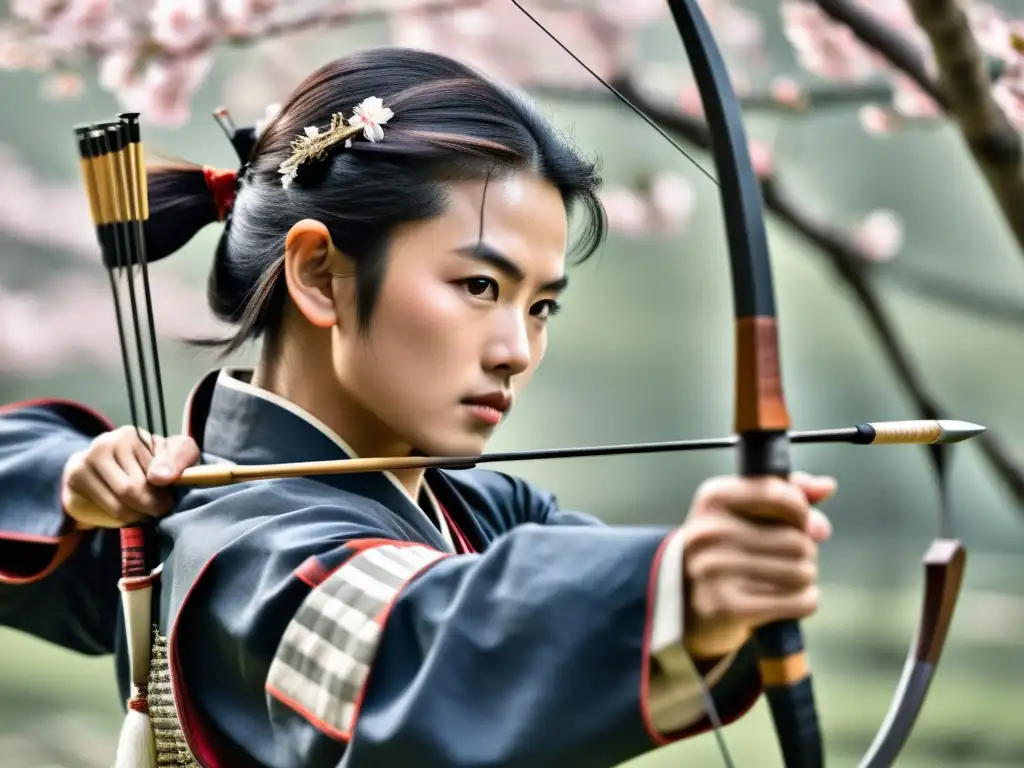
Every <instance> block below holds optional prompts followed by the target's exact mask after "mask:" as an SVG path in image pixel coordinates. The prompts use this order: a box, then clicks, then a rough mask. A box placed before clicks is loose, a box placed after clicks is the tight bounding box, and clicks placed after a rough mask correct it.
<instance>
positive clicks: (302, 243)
mask: <svg viewBox="0 0 1024 768" xmlns="http://www.w3.org/2000/svg"><path fill="white" fill-rule="evenodd" d="M337 256H338V254H337V252H336V251H335V249H334V245H333V244H332V243H331V233H330V232H328V231H327V227H326V226H324V224H323V222H320V221H317V220H316V219H303V220H302V221H299V222H296V223H295V224H294V225H293V226H292V228H291V229H290V230H288V236H287V238H285V243H284V274H285V282H286V283H287V285H288V294H289V295H290V296H291V297H292V301H293V302H294V303H295V306H296V307H297V308H298V310H299V312H301V313H302V315H303V316H304V317H305V318H306V320H308V321H309V322H310V323H311V324H312V325H314V326H316V327H317V328H332V327H334V326H335V325H337V324H338V320H339V318H338V313H337V310H336V309H335V302H334V292H333V290H332V279H333V272H334V270H333V269H332V266H335V262H336V261H337V258H336V257H337Z"/></svg>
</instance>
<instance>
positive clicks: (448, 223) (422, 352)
mask: <svg viewBox="0 0 1024 768" xmlns="http://www.w3.org/2000/svg"><path fill="white" fill-rule="evenodd" d="M567 239H568V221H567V217H566V213H565V207H564V204H563V202H562V199H561V196H560V195H559V193H558V190H557V189H556V188H555V187H554V186H552V185H551V184H548V183H547V182H544V181H542V180H540V179H539V178H538V177H536V176H534V175H533V174H529V173H517V174H515V175H511V176H505V177H499V178H492V179H491V180H490V181H489V182H488V183H487V184H486V193H485V184H484V183H483V182H482V181H481V182H461V183H455V184H453V185H452V186H451V192H450V195H449V206H448V210H447V211H446V213H444V214H443V215H442V216H440V217H438V218H436V219H433V220H430V221H427V222H418V223H414V224H410V225H407V226H404V227H402V228H400V229H399V230H398V231H397V232H396V233H395V235H394V237H393V239H392V242H391V246H390V250H389V253H388V258H387V266H386V276H385V279H384V284H383V288H382V291H381V294H380V297H379V300H378V302H377V305H376V307H375V309H374V314H373V320H372V327H371V330H370V335H369V339H368V340H364V339H361V338H359V337H358V336H357V335H356V334H354V333H343V332H342V331H336V337H335V343H334V368H335V375H336V376H337V377H338V380H339V384H340V385H341V388H342V390H343V391H345V392H346V394H347V396H350V397H352V398H354V399H355V400H356V401H357V402H358V404H359V406H360V407H361V409H362V410H364V411H366V412H368V413H367V414H366V415H367V416H372V419H373V421H375V422H376V424H377V429H380V430H381V431H382V432H384V433H385V434H382V435H381V437H382V438H383V439H384V441H385V442H384V443H382V444H381V445H380V446H379V448H380V449H383V450H387V449H389V448H390V449H391V450H392V451H393V450H395V449H396V448H397V449H399V450H400V449H401V446H402V445H403V444H404V445H406V446H411V447H413V448H415V449H418V450H419V451H422V452H424V453H426V454H428V455H445V454H447V455H466V454H476V453H480V452H482V451H483V449H484V446H485V444H486V441H487V440H488V438H489V437H490V436H491V435H492V434H493V432H494V430H495V428H496V427H497V426H498V424H499V423H500V422H501V420H502V419H503V418H506V417H507V416H508V414H509V412H510V411H511V408H512V405H513V403H514V401H515V397H516V396H517V395H518V394H520V393H521V392H522V391H523V388H524V387H525V386H526V384H527V382H528V381H529V380H530V378H531V377H532V375H533V373H534V371H535V370H536V369H537V366H538V365H539V364H540V362H541V360H542V359H543V357H544V352H545V349H546V347H547V324H548V322H549V317H550V316H551V314H552V312H553V310H557V302H556V299H557V297H558V295H559V293H560V292H561V290H562V289H563V288H564V285H565V267H566V263H565V262H566V246H567ZM338 312H339V315H340V316H341V317H342V322H341V323H340V327H341V328H348V329H352V328H355V312H354V302H352V301H345V302H344V306H342V305H341V304H339V306H338ZM386 433H390V434H386Z"/></svg>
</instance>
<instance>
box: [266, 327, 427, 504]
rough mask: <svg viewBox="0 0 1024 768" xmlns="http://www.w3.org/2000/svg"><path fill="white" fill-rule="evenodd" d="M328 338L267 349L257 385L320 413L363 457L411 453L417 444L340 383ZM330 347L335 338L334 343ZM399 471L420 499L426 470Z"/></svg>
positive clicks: (408, 488) (406, 483)
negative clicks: (400, 434) (393, 427)
mask: <svg viewBox="0 0 1024 768" xmlns="http://www.w3.org/2000/svg"><path fill="white" fill-rule="evenodd" d="M322 346H323V339H322V337H321V338H314V339H305V340H297V339H293V338H290V339H289V341H288V344H287V345H282V347H283V348H281V349H279V350H276V352H275V353H274V354H268V353H267V352H266V351H265V352H264V354H263V355H262V356H261V359H260V362H259V363H258V364H257V366H256V370H255V372H254V373H253V379H252V384H253V386H256V387H259V388H261V389H265V390H267V391H268V392H273V393H274V394H275V395H278V396H279V397H283V398H284V399H286V400H288V401H289V402H291V403H293V404H295V405H297V406H298V407H299V408H301V409H303V410H304V411H306V412H307V413H309V414H310V415H312V416H314V417H316V418H317V419H319V420H320V421H321V422H323V423H324V425H325V426H326V427H327V428H328V429H330V430H332V431H333V432H334V433H335V434H336V435H337V436H338V437H339V438H341V440H342V442H344V443H345V444H346V445H348V446H349V447H350V448H351V450H352V452H353V453H354V454H355V455H356V456H358V457H361V458H372V457H391V456H395V457H398V456H409V455H410V454H412V452H413V451H412V447H411V446H410V445H409V444H408V443H406V442H404V441H402V440H401V438H400V437H399V436H398V435H396V434H395V433H394V432H393V431H392V430H390V429H389V428H388V427H387V425H385V424H384V423H383V422H382V421H381V420H380V419H378V418H377V417H376V415H375V414H373V413H371V412H370V411H368V410H366V409H365V408H363V407H362V406H361V405H360V404H359V403H358V402H356V400H355V399H354V398H353V397H352V396H351V394H350V393H349V392H347V391H346V390H345V388H344V387H343V386H342V385H341V384H340V383H339V381H338V379H337V376H336V375H335V373H334V370H333V368H332V367H331V362H330V361H331V354H330V350H329V348H328V349H326V350H324V349H321V347H322ZM328 347H329V341H328ZM394 475H395V476H396V477H397V478H398V480H399V482H400V483H401V484H402V485H403V486H404V487H405V488H406V490H407V491H408V492H409V494H410V495H411V496H412V498H413V499H416V498H418V495H419V491H420V488H421V486H422V483H423V470H417V469H411V470H402V471H397V472H395V473H394Z"/></svg>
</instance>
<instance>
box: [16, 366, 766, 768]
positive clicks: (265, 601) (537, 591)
mask: <svg viewBox="0 0 1024 768" xmlns="http://www.w3.org/2000/svg"><path fill="white" fill-rule="evenodd" d="M250 376H251V373H250V372H249V371H245V370H223V371H214V372H213V373H211V374H209V375H208V376H207V377H205V378H204V379H203V380H202V381H200V383H199V384H198V385H197V386H196V388H195V389H194V390H193V392H192V394H191V396H190V397H189V400H188V403H187V405H186V412H185V418H184V423H185V431H187V433H188V434H190V435H191V436H192V437H193V438H195V440H196V441H197V443H198V444H199V446H200V448H201V451H202V455H203V459H202V460H203V461H204V462H231V463H238V464H255V463H271V462H274V463H278V462H290V461H311V460H321V459H339V458H346V457H348V458H351V457H353V456H354V454H353V452H352V450H351V449H350V448H349V447H348V446H347V445H346V444H345V443H344V442H343V441H342V440H341V439H340V438H339V436H338V435H337V434H335V433H334V432H333V431H332V430H330V429H329V428H328V427H326V426H325V425H324V424H322V423H321V422H319V421H318V420H317V419H316V418H315V417H313V416H312V415H311V414H309V413H307V412H305V411H303V410H302V409H300V408H298V407H297V406H296V405H294V404H292V403H290V402H288V401H287V400H284V399H283V398H280V397H278V396H276V395H274V394H272V393H269V392H267V391H264V390H261V389H259V388H257V387H255V386H253V385H251V384H250V383H249V380H250ZM110 428H111V426H110V425H109V424H108V423H106V421H105V420H104V419H103V418H102V417H101V416H99V415H98V414H94V413H91V412H90V411H88V410H87V409H86V408H84V407H82V406H78V405H76V404H72V403H65V402H47V403H41V402H40V403H28V404H20V405H15V406H9V407H8V408H7V409H6V411H5V412H3V413H2V414H0V499H3V504H2V505H0V623H2V624H4V625H6V626H9V627H14V628H17V629H20V630H23V631H26V632H29V633H31V634H33V635H36V636H37V637H40V638H43V639H45V640H48V641H50V642H53V643H57V644H59V645H62V646H64V647H67V648H71V649H74V650H77V651H80V652H82V653H87V654H108V653H109V654H114V655H115V657H116V659H117V674H118V681H119V685H120V690H121V693H122V695H123V696H124V697H125V698H127V697H128V695H129V690H130V685H129V679H128V671H127V670H128V662H127V660H126V656H127V655H128V652H127V649H126V647H125V646H126V643H125V640H124V634H125V628H124V619H123V617H122V615H121V611H120V610H119V604H118V600H119V598H118V589H117V579H118V557H119V552H118V533H117V532H116V531H103V530H94V531H86V532H83V531H80V530H77V529H76V528H75V527H74V525H73V523H72V522H71V521H69V520H68V519H67V518H66V516H65V515H64V513H63V510H62V509H61V505H60V501H59V493H58V489H59V482H60V476H61V470H62V467H63V464H64V462H65V461H66V460H67V458H68V457H69V456H70V455H71V454H72V453H73V452H75V451H79V450H82V449H84V448H85V447H86V446H87V445H88V443H89V441H90V439H91V438H92V437H93V436H95V435H97V434H99V433H101V432H102V431H104V430H106V429H110ZM180 490H181V495H180V499H179V501H178V504H177V506H176V507H175V509H174V511H173V513H172V514H170V515H168V516H167V517H165V518H163V519H162V520H161V521H159V523H157V524H156V525H154V526H152V530H151V531H150V540H151V542H152V547H151V549H152V551H153V553H154V554H155V555H156V557H155V560H156V562H155V563H153V565H155V566H157V568H156V570H155V572H154V582H153V583H154V586H153V589H154V592H153V594H154V598H155V599H154V603H153V610H152V624H153V628H154V633H153V652H154V662H153V667H152V670H151V671H150V678H149V687H150V697H151V704H150V712H151V714H152V717H153V727H154V729H155V731H156V741H157V745H158V750H159V754H160V761H161V765H163V764H168V765H189V766H203V768H215V767H217V768H219V767H221V766H224V767H230V768H246V767H249V766H251V767H253V768H256V767H260V768H298V767H299V766H302V767H303V768H320V767H323V768H327V767H329V766H330V767H334V766H343V767H347V768H361V767H362V766H420V767H423V768H429V767H432V766H452V767H453V768H476V767H482V766H509V767H510V768H520V767H522V768H546V767H547V766H559V767H561V766H566V765H571V766H574V767H576V766H578V767H579V768H586V767H589V766H593V767H595V768H597V767H598V766H614V765H618V764H620V763H622V762H625V761H628V760H630V759H632V758H635V757H637V756H639V755H642V754H644V753H646V752H649V751H651V750H653V749H655V748H657V747H658V746H661V745H663V744H667V743H669V742H672V741H676V740H679V739H685V738H688V737H690V736H693V735H696V734H699V733H702V732H704V731H705V730H707V729H708V728H709V727H710V724H709V722H708V718H707V716H706V715H705V707H704V703H703V700H702V698H701V694H700V687H699V685H698V681H697V675H698V674H700V675H703V679H704V682H705V685H706V686H707V688H708V689H709V690H710V691H711V695H712V697H713V698H714V700H715V703H716V708H717V709H718V711H719V713H720V714H721V715H722V719H723V722H725V723H728V722H732V721H734V720H735V719H737V718H738V717H740V716H742V715H743V714H744V713H745V712H746V711H747V710H748V709H749V708H750V707H751V706H752V704H753V703H754V702H755V701H756V699H757V697H758V696H759V695H760V680H759V676H758V673H757V668H756V662H755V659H754V655H753V652H752V649H751V648H750V647H745V648H744V649H742V650H741V651H739V652H738V653H736V654H733V655H732V656H730V657H727V658H725V659H721V660H716V661H715V662H713V663H708V664H702V665H699V666H698V665H694V664H693V663H692V662H691V660H690V659H689V657H688V656H687V654H686V653H685V651H684V650H683V648H682V629H683V615H682V606H683V595H682V590H683V574H682V565H681V556H682V546H683V542H682V537H681V535H680V534H679V531H678V529H669V528H657V527H612V526H605V525H602V524H601V523H599V521H597V520H596V519H595V518H593V517H590V516H588V515H585V514H582V513H579V512H574V511H570V510H565V509H562V508H560V507H559V505H558V503H557V501H556V499H555V498H554V497H553V496H552V495H551V494H549V493H547V492H544V491H542V490H539V489H537V488H535V487H534V486H532V485H531V484H529V483H527V482H525V481H523V480H522V479H519V478H516V477H513V476H511V475H508V474H505V473H502V472H496V471H490V470H480V469H464V470H454V471H446V470H428V471H427V472H426V475H425V482H424V484H423V486H422V492H421V493H420V496H419V498H415V499H414V498H413V497H412V496H411V495H410V494H409V493H408V492H407V491H406V490H405V489H404V488H403V486H401V484H399V482H398V481H397V478H395V477H394V476H393V475H391V474H390V473H366V474H350V475H333V476H321V477H315V478H289V479H278V480H264V481H254V482H246V483H241V484H236V485H229V486H225V487H217V488H182V489H180Z"/></svg>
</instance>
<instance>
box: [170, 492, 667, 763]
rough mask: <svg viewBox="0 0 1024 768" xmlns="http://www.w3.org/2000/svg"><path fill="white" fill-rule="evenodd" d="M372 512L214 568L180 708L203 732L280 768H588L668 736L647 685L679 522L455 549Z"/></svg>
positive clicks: (511, 536) (306, 528) (276, 524)
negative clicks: (661, 575) (400, 532)
mask: <svg viewBox="0 0 1024 768" xmlns="http://www.w3.org/2000/svg"><path fill="white" fill-rule="evenodd" d="M382 512H383V510H382ZM332 518H333V519H332ZM374 519H376V520H378V521H379V520H382V519H386V517H383V516H378V515H372V514H368V515H367V516H366V518H365V520H366V521H367V525H365V526H364V527H363V528H362V529H361V530H354V529H353V525H352V522H351V516H350V512H348V511H346V512H339V511H337V510H334V511H331V510H324V509H321V510H303V511H301V512H293V513H288V514H286V515H277V516H275V517H274V518H272V519H271V520H268V521H267V522H265V523H261V524H260V525H259V526H257V527H256V528H254V529H253V530H252V531H251V532H250V533H248V534H246V535H243V536H240V537H237V538H235V539H234V540H233V541H232V542H231V543H230V544H229V545H228V546H227V547H225V548H224V549H222V550H221V551H220V552H219V553H218V554H217V555H216V556H215V557H214V558H213V560H212V561H211V562H208V563H207V566H206V568H205V569H204V572H203V575H202V576H201V577H200V579H199V581H198V582H197V583H196V585H195V587H194V589H193V591H192V593H191V596H190V597H188V599H187V602H186V604H185V605H184V606H183V607H181V608H180V609H179V610H180V613H179V618H178V626H177V627H176V628H175V629H174V630H173V631H172V638H171V646H172V649H171V650H172V654H171V658H172V678H174V677H175V676H176V677H177V678H178V679H179V680H184V681H185V684H186V685H187V686H188V687H190V688H192V689H193V692H192V693H191V694H190V693H188V692H184V695H182V694H183V692H181V691H177V692H176V698H177V699H178V700H180V701H186V700H188V701H193V702H194V705H191V706H193V707H194V711H195V712H196V713H199V715H200V717H199V718H198V719H206V720H207V721H208V722H209V723H210V724H211V725H212V726H213V728H212V731H211V733H212V734H213V735H214V738H211V739H210V740H209V741H208V740H207V739H206V737H205V736H202V737H200V738H193V739H192V741H194V742H196V743H199V742H203V743H212V742H214V741H216V736H217V734H220V735H223V736H227V737H228V740H229V742H231V747H230V748H231V749H232V750H238V749H242V750H243V751H245V752H246V753H247V754H248V757H249V758H251V759H252V760H253V761H255V762H257V763H261V764H264V765H273V766H300V765H301V766H308V767H309V768H314V767H316V766H349V767H350V768H355V767H357V766H377V765H395V766H399V765H447V766H452V767H453V768H469V767H471V766H473V767H475V766H494V765H502V766H508V768H519V767H522V768H526V767H529V768H544V766H562V765H573V766H580V767H581V768H585V767H586V766H611V765H617V764H619V763H622V762H625V761H627V760H630V759H632V758H634V757H637V756H639V755H642V754H644V753H646V752H648V751H650V750H652V749H655V748H656V747H657V746H659V745H661V744H664V743H666V742H667V741H668V740H669V737H666V736H665V735H663V734H661V733H659V732H658V731H657V730H656V728H655V726H654V724H653V722H652V717H651V711H650V705H649V702H648V696H647V691H646V688H647V683H646V681H647V680H648V678H649V668H650V665H651V654H650V647H651V638H652V610H653V603H654V598H655V590H656V576H657V573H658V567H659V563H660V561H661V559H662V557H663V556H664V554H665V548H666V546H667V544H668V542H670V541H671V536H670V533H671V532H670V531H669V530H667V529H655V528H610V527H605V526H576V527H571V526H557V527H556V526H544V525H538V524H523V525H521V526H518V527H517V528H515V529H514V530H512V531H510V532H509V533H507V534H506V535H504V536H502V537H500V538H499V539H498V540H497V541H495V542H494V544H493V545H492V546H491V547H490V548H489V549H488V550H487V551H486V552H485V553H483V554H470V555H453V554H449V553H443V552H440V551H437V550H435V549H432V548H431V547H429V546H426V545H424V544H419V543H416V542H414V541H410V540H408V539H406V538H403V537H400V536H396V535H395V531H393V530H388V529H382V528H381V527H380V524H379V523H377V525H376V526H374V525H372V524H370V522H369V521H372V520H374ZM356 528H358V526H356ZM272 542H273V543H272ZM310 542H319V543H320V544H319V547H320V548H319V550H318V551H313V552H311V551H310V546H311V544H310ZM175 637H177V638H178V639H177V640H175V639H174V638H175ZM188 637H194V638H200V637H201V638H203V639H204V642H203V643H202V644H201V646H202V647H201V649H200V647H199V645H196V646H191V647H190V645H189V644H188V643H187V642H182V639H181V638H188ZM175 647H180V651H181V654H182V655H181V656H180V659H179V660H178V661H177V662H175V661H174V658H175V651H174V648H175ZM175 663H177V664H178V665H179V666H178V667H177V668H175V666H174V664H175ZM257 700H262V702H263V703H262V705H261V706H262V707H264V709H263V711H262V713H261V717H263V718H265V721H264V722H263V723H257V724H253V723H251V722H249V723H246V722H244V718H240V717H239V716H238V714H237V713H238V712H240V711H245V709H246V708H249V711H253V707H254V706H255V705H254V702H255V701H257ZM195 730H196V732H198V731H201V730H202V726H201V725H200V726H199V727H198V728H196V729H195ZM236 764H237V763H236Z"/></svg>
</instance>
